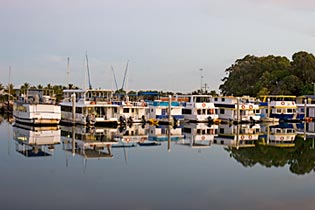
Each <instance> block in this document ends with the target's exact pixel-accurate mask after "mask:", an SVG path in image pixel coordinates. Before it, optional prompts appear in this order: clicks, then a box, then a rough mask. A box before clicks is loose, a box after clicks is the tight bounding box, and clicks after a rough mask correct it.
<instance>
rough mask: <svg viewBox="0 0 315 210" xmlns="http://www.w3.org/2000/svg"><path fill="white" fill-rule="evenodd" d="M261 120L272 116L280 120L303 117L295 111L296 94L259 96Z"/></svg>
mask: <svg viewBox="0 0 315 210" xmlns="http://www.w3.org/2000/svg"><path fill="white" fill-rule="evenodd" d="M260 100H261V102H260V105H259V106H260V109H261V117H262V120H265V119H266V120H269V119H272V118H276V119H279V120H280V121H298V120H302V119H304V114H303V113H300V114H299V113H298V112H297V103H296V96H287V95H265V96H261V97H260Z"/></svg>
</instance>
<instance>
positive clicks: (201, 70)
mask: <svg viewBox="0 0 315 210" xmlns="http://www.w3.org/2000/svg"><path fill="white" fill-rule="evenodd" d="M199 70H200V72H201V77H200V92H201V93H202V79H203V73H202V72H203V69H199Z"/></svg>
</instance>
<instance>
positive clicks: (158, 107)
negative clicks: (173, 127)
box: [149, 99, 184, 124]
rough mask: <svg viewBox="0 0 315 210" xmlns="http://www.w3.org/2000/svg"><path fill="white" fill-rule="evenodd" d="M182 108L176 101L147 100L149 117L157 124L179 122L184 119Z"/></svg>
mask: <svg viewBox="0 0 315 210" xmlns="http://www.w3.org/2000/svg"><path fill="white" fill-rule="evenodd" d="M182 108H183V107H182V105H181V104H180V103H179V102H178V101H169V100H168V99H167V100H166V99H165V100H154V101H153V102H149V119H153V120H156V121H158V123H159V124H163V123H166V124H179V123H180V121H181V120H183V119H184V117H183V114H182ZM169 111H170V114H169Z"/></svg>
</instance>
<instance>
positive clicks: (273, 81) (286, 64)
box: [219, 51, 315, 96]
mask: <svg viewBox="0 0 315 210" xmlns="http://www.w3.org/2000/svg"><path fill="white" fill-rule="evenodd" d="M225 72H226V76H225V77H224V78H223V79H222V82H223V83H222V84H221V85H220V87H219V89H220V91H221V93H222V94H223V95H234V96H242V95H249V96H259V95H270V94H272V95H277V94H281V95H296V96H300V95H308V94H314V91H315V57H314V55H313V54H311V53H308V52H303V51H301V52H297V53H295V54H293V56H292V60H291V61H290V60H289V59H288V58H286V57H284V56H274V55H268V56H263V57H257V56H253V55H246V56H245V57H244V58H242V59H238V60H236V61H235V63H234V64H232V65H231V66H230V67H229V68H227V69H226V70H225Z"/></svg>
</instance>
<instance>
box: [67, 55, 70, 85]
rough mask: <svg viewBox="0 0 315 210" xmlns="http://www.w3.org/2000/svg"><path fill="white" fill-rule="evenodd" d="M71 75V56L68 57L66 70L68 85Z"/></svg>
mask: <svg viewBox="0 0 315 210" xmlns="http://www.w3.org/2000/svg"><path fill="white" fill-rule="evenodd" d="M69 75H70V58H69V57H68V58H67V72H66V80H67V81H66V85H69Z"/></svg>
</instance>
